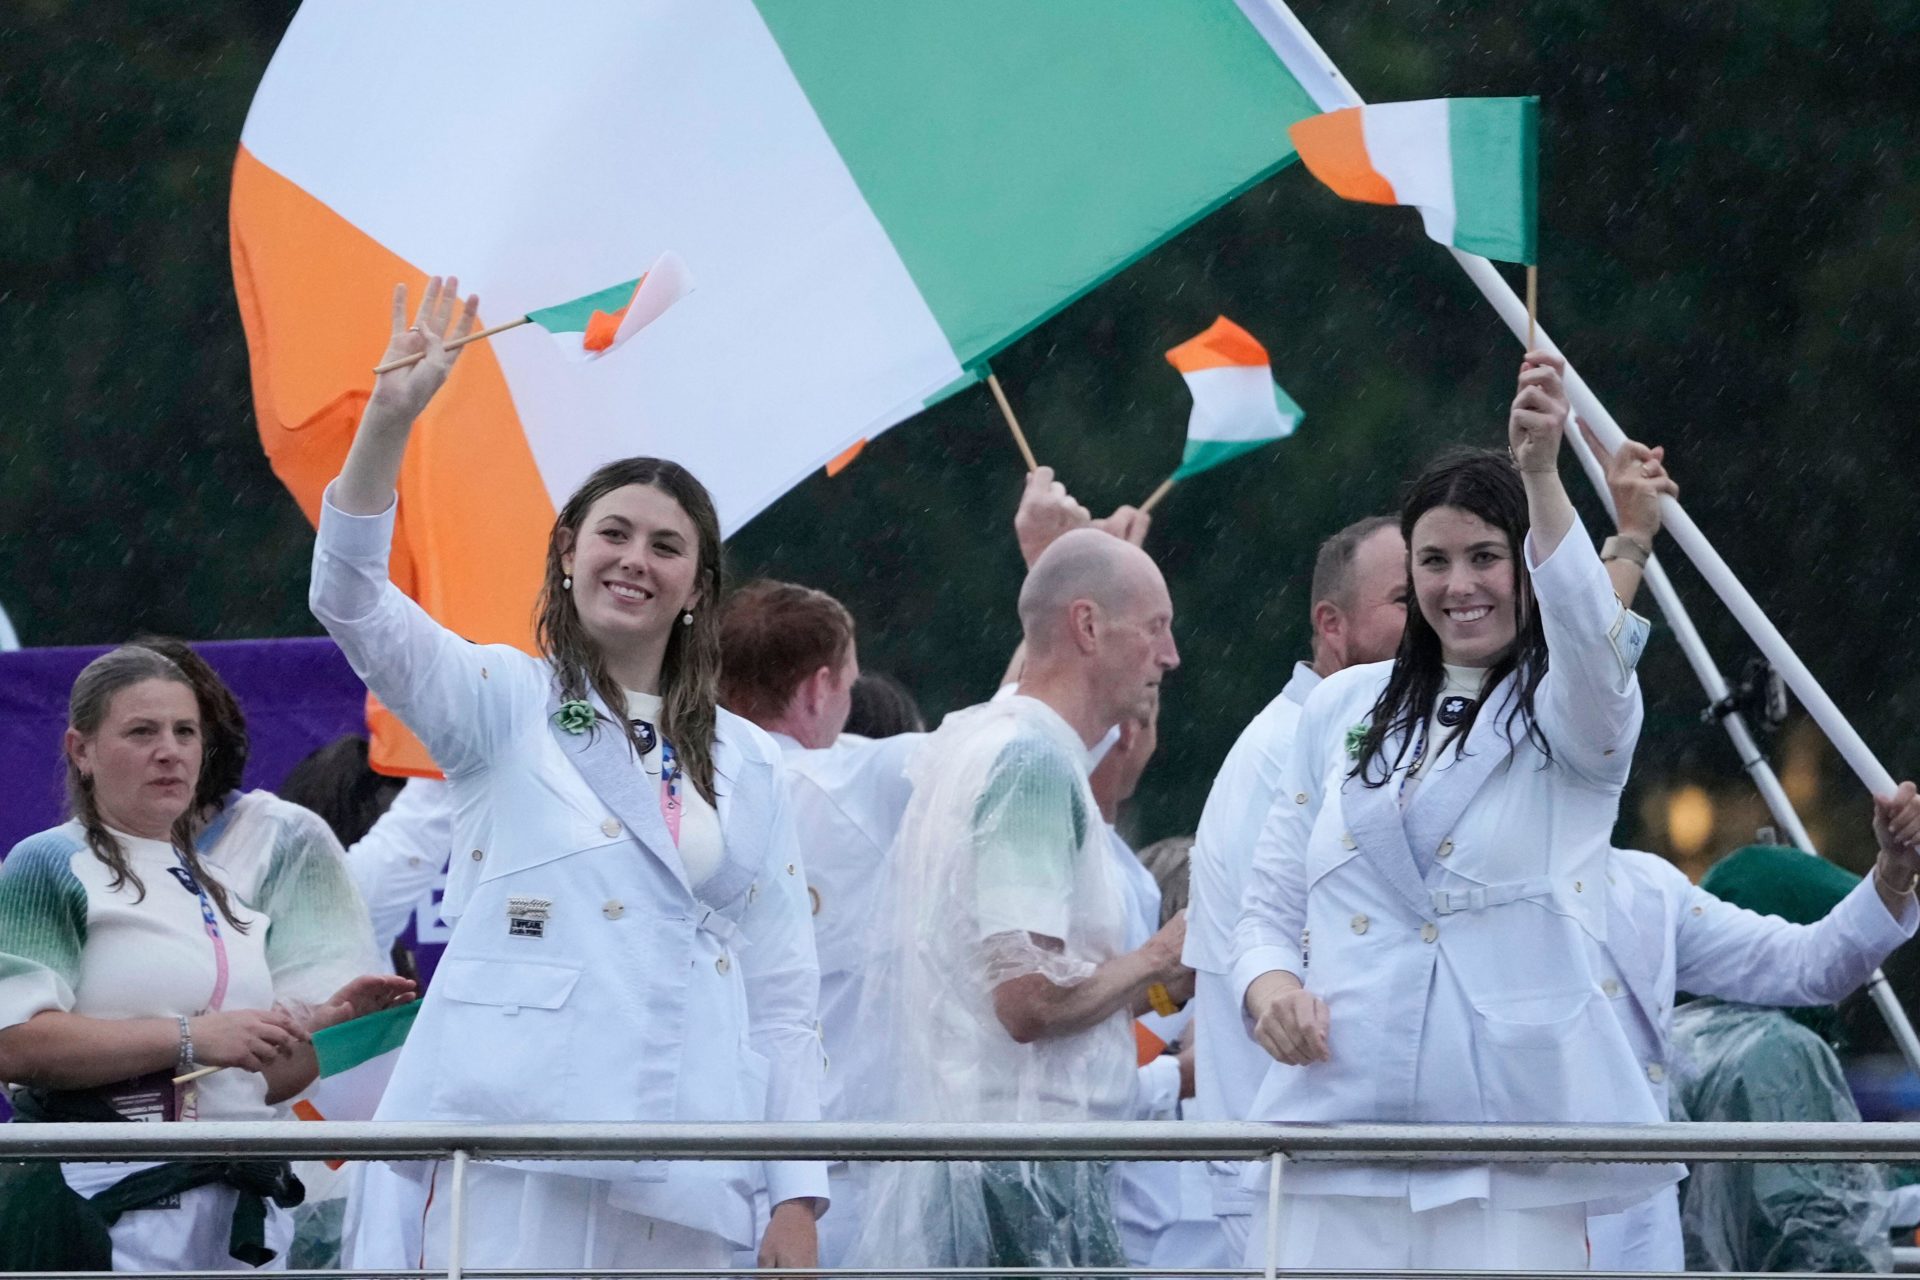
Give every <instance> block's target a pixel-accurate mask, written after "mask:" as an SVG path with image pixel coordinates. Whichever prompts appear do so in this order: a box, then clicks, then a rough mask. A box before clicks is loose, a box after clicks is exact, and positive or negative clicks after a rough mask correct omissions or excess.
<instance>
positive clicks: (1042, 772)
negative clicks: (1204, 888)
mask: <svg viewBox="0 0 1920 1280" xmlns="http://www.w3.org/2000/svg"><path fill="white" fill-rule="evenodd" d="M1020 621H1021V628H1022V630H1023V632H1024V633H1025V639H1026V646H1027V664H1026V668H1025V670H1024V672H1023V675H1022V679H1021V682H1020V686H1019V691H1018V693H1017V694H1015V695H1013V696H1011V697H1003V698H1000V699H997V700H995V701H993V702H990V703H987V704H985V705H982V706H978V707H973V708H969V709H968V710H965V711H960V712H956V713H955V714H953V715H951V716H949V717H948V718H947V719H946V721H945V722H944V723H943V724H942V725H941V726H940V729H939V730H938V732H936V733H935V734H933V735H932V736H931V737H930V738H929V739H928V740H927V742H926V744H925V745H924V746H923V747H922V748H921V749H920V751H919V752H917V753H916V755H915V756H914V758H913V760H912V761H911V762H910V764H909V765H908V775H909V778H910V780H911V782H912V783H913V788H914V791H913V798H912V801H911V802H910V803H909V805H908V808H907V815H906V818H905V821H904V823H903V825H902V827H901V830H900V834H899V837H898V839H897V841H896V842H895V845H894V851H893V860H892V864H891V869H890V880H889V883H888V885H887V886H886V888H885V889H884V890H883V892H882V896H881V898H880V902H881V904H882V910H881V914H880V917H879V919H878V920H877V921H876V922H875V926H874V927H875V947H876V953H875V956H874V964H873V965H872V966H871V967H870V972H873V973H876V974H879V975H880V982H879V989H878V990H877V991H875V992H874V993H873V995H872V1005H871V1006H870V1013H871V1016H872V1019H873V1021H872V1023H871V1026H872V1028H873V1031H872V1034H874V1035H875V1036H878V1037H882V1038H883V1042H884V1043H885V1045H886V1046H887V1050H888V1052H889V1054H890V1055H891V1057H892V1069H891V1070H890V1071H888V1072H886V1073H885V1075H886V1076H887V1078H888V1079H889V1080H890V1082H891V1085H892V1089H893V1096H892V1097H890V1098H888V1099H885V1100H883V1105H882V1107H881V1108H880V1109H879V1110H878V1112H877V1113H878V1114H881V1115H885V1116H886V1117H888V1118H889V1119H894V1120H903V1121H906V1120H917V1121H949V1122H952V1121H982V1120H984V1121H1028V1122H1035V1121H1038V1122H1048V1121H1051V1122H1059V1121H1075V1120H1104V1119H1126V1118H1129V1117H1130V1115H1131V1111H1132V1106H1133V1090H1134V1088H1135V1087H1136V1086H1135V1080H1136V1074H1135V1056H1134V1055H1135V1050H1134V1043H1133V1034H1132V1027H1131V1024H1132V1019H1133V1016H1134V1015H1135V1014H1136V1013H1139V1012H1145V1011H1146V1010H1147V1009H1148V1008H1150V1007H1152V1006H1153V1004H1155V1003H1160V1004H1166V1003H1169V1002H1170V1001H1179V1000H1184V999H1185V998H1186V996H1187V995H1188V994H1190V991H1191V984H1192V974H1191V971H1190V970H1187V969H1185V968H1184V967H1183V966H1182V965H1181V964H1180V959H1179V956H1180V949H1181V944H1182V941H1183V939H1184V934H1185V928H1186V922H1185V919H1184V917H1176V918H1175V919H1174V920H1173V921H1172V922H1170V923H1169V924H1168V925H1167V926H1166V927H1165V928H1163V929H1162V930H1161V931H1160V932H1159V933H1157V934H1155V935H1154V936H1153V938H1151V939H1150V940H1149V941H1148V942H1147V944H1146V945H1145V946H1143V947H1141V948H1139V949H1138V950H1136V951H1123V950H1122V945H1123V944H1122V935H1123V930H1124V927H1125V925H1124V919H1123V914H1122V906H1121V897H1120V886H1119V883H1118V879H1117V876H1116V874H1115V870H1114V867H1113V864H1112V858H1111V856H1110V854H1109V852H1108V850H1107V847H1106V844H1105V841H1106V838H1107V837H1106V830H1105V827H1104V826H1103V824H1102V822H1101V820H1100V814H1099V810H1098V808H1097V806H1096V805H1095V803H1094V798H1093V795H1092V793H1091V791H1090V790H1089V788H1088V783H1087V774H1088V768H1089V761H1088V753H1089V749H1090V748H1092V747H1094V746H1095V745H1096V744H1098V743H1100V742H1101V741H1102V740H1103V739H1104V738H1105V736H1106V734H1107V731H1108V729H1109V728H1111V727H1112V726H1114V725H1116V724H1118V723H1120V722H1121V721H1123V720H1125V719H1128V718H1129V717H1131V718H1135V719H1137V718H1139V717H1140V716H1141V715H1142V714H1143V713H1144V712H1145V710H1146V709H1147V708H1149V707H1151V706H1152V705H1153V703H1154V700H1155V699H1156V697H1157V696H1158V692H1159V684H1160V679H1161V677H1162V676H1163V675H1165V673H1166V672H1168V671H1170V670H1172V669H1173V668H1174V667H1175V666H1176V665H1177V664H1178V662H1179V656H1178V654H1177V653H1176V651H1175V648H1174V642H1173V635H1172V623H1173V605H1172V602H1171V601H1170V599H1169V598H1168V595H1167V588H1166V583H1165V581H1164V580H1163V579H1162V578H1161V576H1160V572H1159V570H1158V569H1157V568H1155V567H1154V564H1153V561H1152V560H1151V559H1150V558H1148V557H1147V555H1146V554H1145V553H1144V552H1142V551H1140V550H1139V548H1137V547H1134V546H1130V545H1128V544H1127V543H1125V542H1123V541H1121V540H1120V539H1118V538H1115V537H1112V536H1111V535H1109V534H1106V533H1103V532H1099V531H1097V530H1091V529H1087V530H1079V531H1076V532H1073V533H1069V534H1067V535H1065V536H1063V537H1061V538H1060V539H1059V540H1058V541H1057V542H1055V543H1054V544H1053V545H1052V546H1050V547H1049V548H1048V549H1047V550H1046V552H1045V553H1044V554H1043V555H1042V556H1041V557H1040V559H1039V560H1038V561H1036V562H1035V564H1034V566H1033V569H1032V571H1031V572H1030V573H1029V574H1028V576H1027V580H1026V583H1025V585H1024V586H1023V587H1022V588H1021V592H1020ZM1156 987H1157V988H1159V989H1158V990H1151V989H1153V988H1156ZM869 1194H870V1199H869V1203H868V1209H867V1221H866V1223H865V1225H864V1227H863V1229H862V1232H861V1235H860V1238H859V1243H858V1244H857V1245H856V1248H855V1251H854V1253H855V1257H854V1259H853V1263H854V1265H856V1266H863V1267H874V1266H878V1267H890V1266H913V1267H945V1266H995V1267H1005V1266H1019V1267H1032V1266H1124V1265H1125V1256H1124V1255H1123V1253H1122V1252H1121V1248H1120V1241H1119V1237H1118V1233H1117V1231H1116V1229H1115V1227H1114V1222H1113V1214H1112V1210H1111V1207H1110V1203H1109V1199H1108V1191H1107V1179H1106V1172H1105V1169H1104V1167H1102V1166H1099V1165H1093V1164H1085V1163H1072V1162H1034V1161H954V1162H948V1163H906V1164H903V1163H890V1164H882V1165H878V1166H876V1167H875V1168H874V1171H873V1174H872V1182H871V1190H870V1193H869Z"/></svg>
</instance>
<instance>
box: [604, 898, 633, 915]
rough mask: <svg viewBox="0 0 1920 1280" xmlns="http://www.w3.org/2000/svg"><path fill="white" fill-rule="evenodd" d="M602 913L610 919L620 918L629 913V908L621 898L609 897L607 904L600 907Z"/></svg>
mask: <svg viewBox="0 0 1920 1280" xmlns="http://www.w3.org/2000/svg"><path fill="white" fill-rule="evenodd" d="M600 914H601V915H603V916H605V917H606V918H607V919H609V920H618V919H619V918H620V917H621V916H623V915H625V914H627V908H626V905H625V904H624V903H622V902H621V901H620V899H618V898H608V899H607V905H606V906H604V907H602V908H600Z"/></svg>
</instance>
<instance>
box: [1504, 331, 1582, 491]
mask: <svg viewBox="0 0 1920 1280" xmlns="http://www.w3.org/2000/svg"><path fill="white" fill-rule="evenodd" d="M1566 369H1567V362H1566V361H1565V360H1562V359H1561V358H1560V357H1559V356H1557V355H1554V354H1553V353H1552V352H1550V351H1529V352H1527V355H1526V359H1524V360H1522V361H1521V362H1520V387H1519V390H1518V391H1517V392H1516V393H1515V394H1514V397H1513V407H1512V408H1511V409H1510V410H1509V411H1508V413H1507V452H1508V453H1510V454H1511V455H1513V465H1514V466H1516V467H1518V468H1520V470H1521V471H1523V472H1529V473H1533V474H1542V473H1545V472H1548V471H1553V470H1555V469H1556V468H1557V467H1558V465H1559V459H1560V437H1561V436H1562V435H1563V434H1564V433H1565V431H1566V427H1567V413H1568V405H1567V390H1566V387H1565V386H1563V385H1562V383H1561V378H1562V376H1563V375H1564V374H1565V373H1566Z"/></svg>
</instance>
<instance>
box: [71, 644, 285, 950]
mask: <svg viewBox="0 0 1920 1280" xmlns="http://www.w3.org/2000/svg"><path fill="white" fill-rule="evenodd" d="M146 680H166V681H169V682H171V683H174V684H179V685H183V686H185V687H186V688H187V689H188V690H190V691H191V692H193V693H194V694H195V700H196V702H197V701H198V694H199V690H198V689H195V688H194V684H193V681H192V680H191V679H189V678H188V677H187V674H186V673H185V672H183V671H182V670H181V669H180V667H179V666H178V665H177V664H176V663H175V662H174V661H173V659H171V658H169V657H167V656H166V655H164V654H162V653H160V652H158V651H156V650H154V649H151V648H148V647H147V646H146V645H138V644H126V645H121V646H120V647H119V648H118V649H114V650H112V651H111V652H108V653H103V654H101V655H100V656H99V657H97V658H95V659H94V660H93V661H92V662H89V663H88V664H87V665H86V666H85V668H83V669H82V670H81V672H80V674H79V675H78V676H76V677H75V678H74V681H73V691H72V693H70V694H69V695H68V696H67V727H68V728H70V729H73V730H75V731H76V732H78V733H79V734H80V736H81V737H83V738H91V737H93V736H95V735H96V734H98V733H99V732H100V726H101V725H103V724H104V723H106V719H107V713H108V712H109V711H111V710H112V709H113V699H114V697H115V695H117V694H118V693H119V692H120V691H121V690H123V689H128V688H131V687H133V686H134V685H136V684H140V683H141V682H143V681H146ZM201 733H202V735H204V734H205V733H206V727H205V724H204V722H203V723H202V726H201ZM203 741H204V737H203ZM202 751H203V753H204V751H205V747H204V746H203V747H202ZM63 754H64V755H65V758H66V764H67V809H68V811H69V812H70V813H72V814H73V816H74V818H75V819H76V820H77V821H78V822H79V823H80V827H81V830H82V831H84V832H85V833H86V837H87V848H89V849H91V850H92V851H93V856H94V857H96V858H98V859H100V861H101V863H102V864H104V865H105V866H106V868H107V870H109V871H111V872H112V873H113V879H112V880H111V881H109V882H108V884H107V887H108V888H109V889H118V888H119V887H120V886H122V885H125V884H130V885H132V886H133V892H134V901H135V902H138V901H140V900H142V899H143V898H145V897H146V896H147V886H146V885H145V884H143V883H142V882H141V880H140V876H139V873H138V872H136V871H135V870H134V869H133V866H132V864H131V863H130V862H128V860H127V851H126V850H125V849H123V848H121V846H120V840H119V838H118V837H117V836H115V835H114V834H113V831H112V830H111V829H110V828H109V827H108V826H107V822H106V819H105V818H104V817H102V816H101V813H100V802H99V800H98V798H97V797H96V796H95V795H94V790H93V788H94V782H93V776H92V775H91V774H83V773H81V772H80V766H79V765H78V764H77V763H75V761H74V759H73V756H72V754H71V753H63ZM201 776H202V777H205V771H204V770H203V771H202V775H201ZM223 794H224V793H223ZM198 800H199V789H198V787H197V786H196V788H195V791H194V801H195V803H191V804H189V805H188V806H187V808H186V811H185V812H184V813H182V814H181V815H180V816H179V818H177V819H175V821H174V824H173V830H172V831H171V832H170V833H169V834H170V835H171V837H172V842H173V847H174V848H175V849H176V850H178V851H179V853H180V858H181V861H183V862H184V863H186V866H187V870H188V872H189V873H190V874H191V875H192V876H193V878H194V879H195V880H196V881H198V882H199V884H200V887H201V888H202V889H204V890H206V893H207V897H208V898H209V899H210V900H211V901H212V902H213V905H214V906H215V908H217V909H218V910H219V912H220V914H221V916H222V917H224V918H225V919H226V922H227V923H228V924H230V925H232V926H233V927H234V928H235V929H237V930H239V931H240V932H241V933H245V932H246V931H247V926H246V925H244V924H242V923H241V922H240V921H239V920H238V919H236V918H235V917H234V914H233V907H232V905H231V904H230V903H229V901H228V899H227V890H226V886H225V885H223V884H221V883H220V881H219V880H218V879H217V878H216V877H214V876H212V875H209V874H208V873H207V869H206V867H205V865H203V864H202V863H201V861H200V855H199V853H198V852H197V851H195V849H194V847H193V829H194V826H195V824H196V819H197V814H198V808H199V806H198Z"/></svg>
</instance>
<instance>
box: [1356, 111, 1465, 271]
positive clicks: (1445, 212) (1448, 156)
mask: <svg viewBox="0 0 1920 1280" xmlns="http://www.w3.org/2000/svg"><path fill="white" fill-rule="evenodd" d="M1360 123H1361V131H1362V134H1363V136H1364V137H1365V139H1366V143H1367V158H1368V159H1370V160H1372V161H1373V167H1374V170H1375V171H1376V172H1378V173H1379V174H1380V176H1381V177H1383V178H1385V179H1386V180H1387V181H1388V182H1390V183H1392V184H1393V193H1394V195H1395V196H1397V197H1398V198H1399V201H1400V203H1401V204H1413V205H1419V206H1420V217H1421V218H1422V219H1423V220H1424V221H1425V222H1426V224H1427V234H1428V235H1429V236H1431V237H1433V238H1434V239H1435V240H1438V241H1439V242H1440V243H1441V244H1452V243H1453V227H1454V222H1455V221H1456V215H1455V208H1456V206H1455V204H1454V197H1453V144H1452V141H1451V135H1450V134H1449V133H1448V129H1447V100H1446V99H1445V98H1430V99H1428V100H1427V101H1425V102H1394V103H1389V104H1387V105H1385V106H1377V107H1367V108H1364V109H1363V110H1362V111H1361V113H1360Z"/></svg>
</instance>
